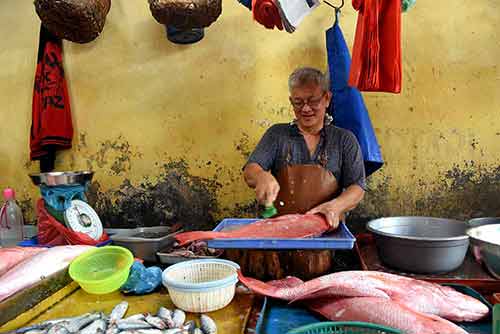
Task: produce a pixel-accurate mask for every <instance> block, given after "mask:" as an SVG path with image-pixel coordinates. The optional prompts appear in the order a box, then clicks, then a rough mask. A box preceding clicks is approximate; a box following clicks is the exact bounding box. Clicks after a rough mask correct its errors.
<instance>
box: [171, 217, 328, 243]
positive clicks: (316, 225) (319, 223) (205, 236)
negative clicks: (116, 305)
mask: <svg viewBox="0 0 500 334" xmlns="http://www.w3.org/2000/svg"><path fill="white" fill-rule="evenodd" d="M329 229H330V225H329V224H328V223H327V222H326V220H325V219H324V218H323V217H322V216H320V215H300V214H291V215H284V216H280V217H277V218H271V219H263V220H259V221H256V222H255V223H251V224H247V225H245V226H243V227H241V228H239V229H237V230H232V231H228V232H215V231H192V232H184V233H179V234H177V235H176V236H175V238H176V240H177V242H178V243H179V245H180V246H183V245H185V244H188V243H190V242H193V241H197V240H210V239H216V238H217V239H227V238H243V237H244V238H249V239H251V238H307V237H315V236H320V235H321V234H323V233H325V232H326V231H328V230H329Z"/></svg>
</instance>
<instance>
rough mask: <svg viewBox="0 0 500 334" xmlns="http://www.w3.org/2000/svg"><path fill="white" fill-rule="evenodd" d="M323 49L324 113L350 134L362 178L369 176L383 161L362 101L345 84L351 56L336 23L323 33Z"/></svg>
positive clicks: (355, 92)
mask: <svg viewBox="0 0 500 334" xmlns="http://www.w3.org/2000/svg"><path fill="white" fill-rule="evenodd" d="M326 48H327V55H328V69H329V71H330V91H331V92H332V94H333V98H332V100H333V102H332V103H331V104H330V108H329V110H328V112H329V113H330V114H331V115H332V116H333V119H334V124H335V125H336V126H338V127H341V128H344V129H348V130H351V131H352V132H353V133H354V135H355V136H356V138H357V139H358V142H359V145H360V146H361V151H362V152H363V160H364V163H365V174H366V176H369V175H370V174H372V173H374V172H375V171H377V170H378V169H379V168H380V167H382V165H383V164H384V161H383V160H382V154H381V153H380V147H379V145H378V142H377V138H376V136H375V131H374V130H373V127H372V123H371V120H370V116H369V115H368V111H367V109H366V106H365V103H364V101H363V97H362V96H361V93H360V92H359V91H358V90H357V89H356V88H353V87H350V86H349V85H348V84H347V81H348V78H349V69H350V67H351V56H350V54H349V49H348V48H347V44H346V42H345V39H344V36H343V34H342V30H341V29H340V27H339V25H338V20H336V21H335V23H334V25H333V27H331V28H330V29H328V30H327V31H326Z"/></svg>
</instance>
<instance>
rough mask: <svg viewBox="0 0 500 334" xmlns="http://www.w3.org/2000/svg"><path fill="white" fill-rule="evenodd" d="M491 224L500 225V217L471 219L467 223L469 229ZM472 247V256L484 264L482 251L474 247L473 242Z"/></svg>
mask: <svg viewBox="0 0 500 334" xmlns="http://www.w3.org/2000/svg"><path fill="white" fill-rule="evenodd" d="M491 224H500V217H481V218H474V219H470V220H469V221H467V227H469V228H473V227H478V226H483V225H491ZM470 247H471V250H472V255H473V256H474V258H475V259H476V261H477V262H482V261H481V250H480V249H479V247H478V246H476V245H474V243H472V242H471V244H470Z"/></svg>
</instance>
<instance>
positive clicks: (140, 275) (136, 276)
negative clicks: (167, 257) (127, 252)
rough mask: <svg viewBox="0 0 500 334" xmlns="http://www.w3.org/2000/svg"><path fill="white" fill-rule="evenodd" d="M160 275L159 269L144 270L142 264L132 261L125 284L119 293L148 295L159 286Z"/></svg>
mask: <svg viewBox="0 0 500 334" xmlns="http://www.w3.org/2000/svg"><path fill="white" fill-rule="evenodd" d="M161 274H162V271H161V269H160V268H159V267H149V268H146V267H145V266H144V265H143V264H142V263H140V262H138V261H134V264H133V265H132V268H130V275H129V277H128V279H127V282H125V284H124V285H122V287H121V288H120V291H122V292H123V293H130V294H136V295H143V294H147V293H150V292H152V291H154V290H155V289H156V288H157V287H158V286H160V284H161Z"/></svg>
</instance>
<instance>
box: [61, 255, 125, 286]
mask: <svg viewBox="0 0 500 334" xmlns="http://www.w3.org/2000/svg"><path fill="white" fill-rule="evenodd" d="M133 263H134V256H133V255H132V253H131V252H130V251H129V250H128V249H126V248H123V247H119V246H105V247H99V248H95V249H92V250H89V251H87V252H85V253H83V254H81V255H80V256H78V257H77V258H76V259H74V260H73V261H72V262H71V264H70V265H69V276H70V277H71V278H72V279H73V280H74V281H76V282H77V283H78V284H80V287H81V288H82V289H83V290H84V291H85V292H88V293H91V294H97V295H101V294H106V293H110V292H113V291H116V290H118V289H119V288H120V287H121V286H122V285H123V284H124V283H125V282H126V281H127V279H128V275H129V272H130V267H131V266H132V264H133Z"/></svg>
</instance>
